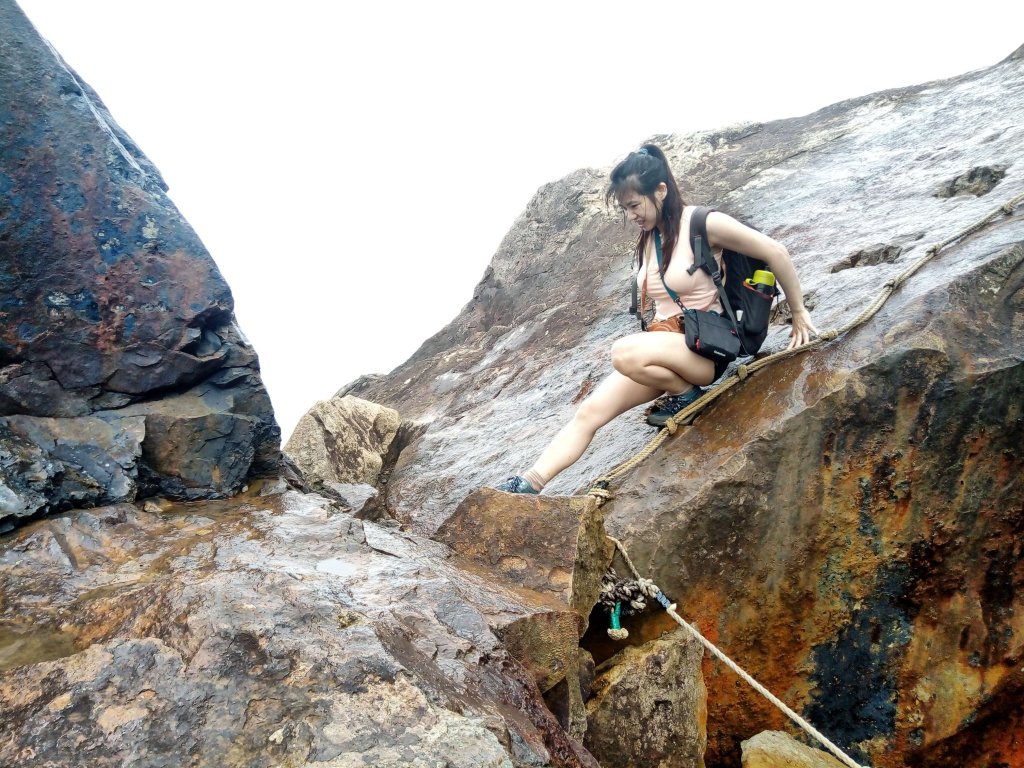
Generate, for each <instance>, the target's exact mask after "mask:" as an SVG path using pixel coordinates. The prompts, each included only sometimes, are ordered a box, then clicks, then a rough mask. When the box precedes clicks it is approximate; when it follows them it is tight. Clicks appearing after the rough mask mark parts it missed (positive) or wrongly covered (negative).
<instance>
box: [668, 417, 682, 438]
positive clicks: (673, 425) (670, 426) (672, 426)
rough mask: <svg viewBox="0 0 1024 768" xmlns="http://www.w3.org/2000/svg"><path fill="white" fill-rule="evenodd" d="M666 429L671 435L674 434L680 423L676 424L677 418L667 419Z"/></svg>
mask: <svg viewBox="0 0 1024 768" xmlns="http://www.w3.org/2000/svg"><path fill="white" fill-rule="evenodd" d="M665 429H667V430H668V433H669V434H670V435H674V434H675V433H676V430H677V429H679V427H678V425H676V420H675V419H669V420H668V421H666V422H665Z"/></svg>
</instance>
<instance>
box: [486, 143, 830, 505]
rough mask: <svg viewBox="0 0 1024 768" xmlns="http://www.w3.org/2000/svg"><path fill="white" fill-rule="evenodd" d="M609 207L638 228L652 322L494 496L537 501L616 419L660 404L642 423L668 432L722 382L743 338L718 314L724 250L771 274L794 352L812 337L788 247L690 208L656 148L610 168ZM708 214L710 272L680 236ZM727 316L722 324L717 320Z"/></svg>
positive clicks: (620, 349)
mask: <svg viewBox="0 0 1024 768" xmlns="http://www.w3.org/2000/svg"><path fill="white" fill-rule="evenodd" d="M605 199H606V202H609V203H610V202H611V201H612V200H614V201H615V202H616V203H617V204H618V205H619V207H620V208H621V210H622V213H623V216H624V217H625V219H626V220H628V221H630V222H631V223H633V224H636V225H637V226H638V227H639V228H640V235H639V237H638V238H637V242H636V250H635V257H636V261H637V263H638V264H639V269H638V270H637V277H636V283H637V287H638V289H639V290H640V292H641V296H642V299H641V307H640V310H641V315H642V314H643V310H644V302H645V300H646V297H647V296H650V297H651V298H652V299H653V300H654V321H653V322H652V323H650V324H645V325H642V328H643V330H642V332H641V333H635V334H631V335H629V336H626V337H624V338H622V339H619V340H618V341H616V342H615V344H614V345H613V346H612V366H613V367H614V369H615V370H614V371H612V373H611V374H610V375H609V376H608V377H607V378H606V379H605V380H604V381H603V382H602V383H601V384H600V386H598V388H597V389H596V390H595V391H594V393H593V394H591V395H590V396H589V397H588V398H587V399H586V400H584V401H583V402H582V403H581V404H580V407H579V408H578V409H577V411H576V413H575V415H574V416H573V418H572V420H571V421H570V422H569V423H568V424H566V425H565V426H564V427H562V429H561V430H560V431H559V432H558V434H557V435H555V438H554V439H553V440H552V441H551V443H550V444H549V445H548V447H547V448H546V449H545V450H544V452H543V453H542V454H541V456H540V458H539V459H538V460H537V462H536V463H535V464H534V465H533V466H532V467H531V468H530V469H528V470H527V471H525V472H523V473H522V474H521V475H515V476H513V477H510V478H508V479H507V480H505V481H504V482H502V483H501V484H499V485H498V486H496V487H497V489H498V490H501V491H507V492H509V493H539V492H540V491H541V490H542V489H543V488H544V486H545V484H547V483H548V482H550V481H551V480H552V478H554V477H555V476H556V475H557V474H559V473H560V472H562V471H563V470H565V469H566V468H568V467H569V466H571V465H572V464H573V463H575V462H576V460H577V459H579V457H580V456H582V455H583V452H584V451H585V450H586V449H587V446H589V445H590V442H591V440H593V438H594V435H595V434H596V433H597V430H598V429H600V428H601V427H603V426H604V425H605V424H607V423H608V422H610V421H611V420H612V419H614V418H615V417H616V416H618V415H619V414H621V413H624V412H625V411H628V410H630V409H631V408H635V407H636V406H639V405H643V404H644V403H649V402H651V401H652V400H655V399H656V398H660V399H658V400H657V402H656V403H655V406H654V409H653V410H652V412H651V413H650V414H649V415H648V417H647V421H648V423H649V424H651V425H653V426H658V427H661V426H664V425H665V423H666V422H667V421H668V420H669V419H671V418H672V417H673V416H675V415H676V414H677V413H679V412H680V411H681V410H682V409H683V408H685V407H686V406H687V405H689V404H690V403H692V402H694V401H695V400H697V398H699V397H700V395H701V393H702V389H701V387H704V386H707V385H709V384H711V383H712V382H714V381H716V380H717V379H718V378H720V377H721V376H722V374H723V373H724V372H725V369H726V367H727V366H728V363H729V361H730V360H731V359H732V357H735V355H736V354H737V352H736V349H739V348H740V344H739V341H738V340H731V339H730V338H729V336H730V335H733V336H737V337H741V336H742V335H743V334H742V332H740V331H739V329H738V328H737V323H736V320H737V319H738V318H736V317H735V316H734V313H733V311H732V309H728V308H727V307H726V306H723V301H722V297H723V296H724V292H723V291H722V290H721V289H720V287H719V286H718V285H716V280H715V279H714V277H713V274H716V273H719V272H720V270H721V268H722V254H723V251H735V252H737V253H740V254H745V255H746V256H748V257H750V258H751V259H755V260H759V261H761V262H764V264H765V265H767V267H768V268H769V269H770V270H771V272H772V273H773V274H774V276H775V278H776V279H777V281H778V283H779V284H780V285H781V286H782V288H783V290H784V291H785V294H786V299H787V300H788V302H789V307H790V310H791V311H792V315H793V330H792V333H791V338H790V342H789V347H790V348H793V347H796V346H799V345H802V344H806V343H807V342H808V341H810V339H811V337H812V335H814V334H816V333H817V329H816V328H815V327H814V324H813V323H812V322H811V317H810V313H809V312H808V311H807V308H806V307H804V303H803V293H802V292H801V289H800V280H799V278H798V277H797V274H796V270H795V269H794V268H793V262H792V260H791V259H790V257H789V252H788V251H787V250H786V248H785V246H783V245H782V244H781V243H779V242H777V241H775V240H773V239H772V238H770V237H768V236H767V235H764V234H762V233H760V232H758V231H757V230H754V229H751V228H750V227H747V226H745V225H744V224H741V223H740V222H738V221H736V220H735V219H733V218H732V217H730V216H728V215H726V214H724V213H720V212H717V211H711V212H706V209H698V208H697V207H696V206H692V205H687V204H686V203H685V202H684V201H683V199H682V196H681V195H680V193H679V187H678V185H677V184H676V180H675V177H674V176H673V174H672V170H671V168H669V165H668V160H667V159H666V158H665V154H664V153H663V152H662V151H661V149H660V148H659V147H658V146H656V145H654V144H645V145H643V146H642V147H641V148H640V149H638V150H637V151H636V152H631V153H630V154H629V155H628V156H627V157H626V159H625V160H623V161H622V162H620V163H619V164H618V165H616V166H615V168H614V169H612V173H611V182H610V184H609V187H608V190H607V193H606V195H605ZM704 213H706V214H707V218H706V220H705V221H704V225H705V228H706V230H705V231H706V246H709V247H710V255H711V257H712V258H713V260H714V263H713V264H710V263H709V264H707V265H706V266H705V268H703V269H701V268H698V267H700V261H699V258H700V257H701V256H702V254H701V253H698V254H697V256H698V263H697V264H696V265H695V263H694V262H695V254H694V249H693V244H692V242H691V241H690V240H689V238H687V236H686V235H685V234H681V233H689V232H690V231H691V223H693V219H694V216H695V214H696V215H697V216H703V215H704ZM702 250H703V248H702ZM673 257H675V258H674V259H673ZM684 315H685V319H686V321H685V323H684V322H683V319H684ZM726 315H729V317H728V319H723V318H724V317H725V316H726ZM739 319H741V318H739ZM698 325H699V328H698ZM705 326H707V328H705ZM730 328H731V330H730ZM659 331H660V332H659ZM698 334H699V335H698ZM719 340H721V341H724V342H726V344H727V343H728V342H729V341H734V343H735V345H736V349H734V350H732V351H731V352H730V351H729V350H727V349H722V348H720V345H719V344H717V343H715V342H717V341H719ZM730 354H731V355H732V357H730ZM663 396H664V397H663Z"/></svg>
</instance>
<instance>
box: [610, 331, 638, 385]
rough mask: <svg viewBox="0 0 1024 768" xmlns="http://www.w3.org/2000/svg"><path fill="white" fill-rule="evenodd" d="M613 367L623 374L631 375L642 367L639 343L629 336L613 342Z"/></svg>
mask: <svg viewBox="0 0 1024 768" xmlns="http://www.w3.org/2000/svg"><path fill="white" fill-rule="evenodd" d="M612 367H613V368H614V369H615V370H616V371H618V372H619V373H621V374H622V375H623V376H629V374H630V373H633V372H635V371H636V370H637V369H638V368H639V367H641V361H640V356H639V354H638V350H637V345H636V344H635V343H634V342H633V341H632V339H631V338H630V337H629V336H627V337H625V338H622V339H618V340H617V341H616V342H615V343H614V344H612Z"/></svg>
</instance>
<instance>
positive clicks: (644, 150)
mask: <svg viewBox="0 0 1024 768" xmlns="http://www.w3.org/2000/svg"><path fill="white" fill-rule="evenodd" d="M661 183H664V184H665V186H666V187H668V194H667V195H665V200H664V201H663V202H662V203H661V205H659V204H658V199H657V198H656V197H655V196H654V191H655V190H656V189H657V188H658V185H659V184H661ZM629 192H636V193H637V194H638V195H643V196H644V197H646V198H647V199H648V200H650V201H651V202H652V203H653V204H654V206H655V208H656V209H657V210H658V214H659V216H660V217H661V224H660V226H659V229H660V230H661V239H662V246H661V247H662V262H661V272H662V274H664V273H665V270H666V269H668V265H669V262H670V261H671V260H672V252H673V251H674V250H675V247H676V243H677V242H679V227H680V226H681V224H682V220H683V206H684V205H686V203H684V202H683V197H682V195H680V194H679V185H678V184H676V178H675V176H673V175H672V169H671V168H669V167H668V159H667V158H666V157H665V153H664V152H662V151H661V147H659V146H658V145H657V144H644V145H643V146H642V147H640V149H638V150H637V151H636V152H630V153H629V155H628V156H627V157H626V159H625V160H623V161H622V162H621V163H619V164H618V165H616V166H615V167H614V168H613V169H612V175H611V184H609V185H608V191H607V192H606V193H605V197H604V199H605V202H606V203H611V201H612V198H615V199H616V200H621V199H622V197H623V196H624V195H626V194H627V193H629ZM650 237H651V233H650V232H644V231H641V232H640V237H639V238H638V239H637V241H636V251H635V257H636V260H637V263H639V264H640V265H643V263H644V252H645V250H646V249H647V241H648V239H649V238H650Z"/></svg>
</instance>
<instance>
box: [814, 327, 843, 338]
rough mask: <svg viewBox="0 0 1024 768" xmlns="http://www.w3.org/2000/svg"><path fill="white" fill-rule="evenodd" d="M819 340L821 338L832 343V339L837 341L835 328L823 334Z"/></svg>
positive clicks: (837, 333) (837, 336) (837, 335)
mask: <svg viewBox="0 0 1024 768" xmlns="http://www.w3.org/2000/svg"><path fill="white" fill-rule="evenodd" d="M819 338H822V339H824V340H825V341H832V340H833V339H838V338H839V331H837V330H836V329H835V328H833V329H831V330H828V331H825V332H824V333H823V334H821V336H820V337H819Z"/></svg>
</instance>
